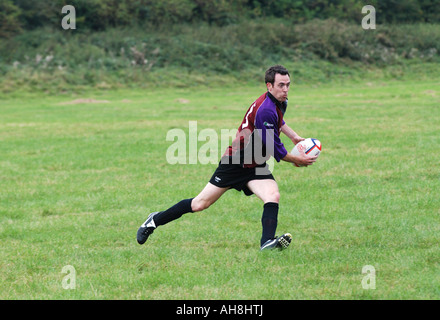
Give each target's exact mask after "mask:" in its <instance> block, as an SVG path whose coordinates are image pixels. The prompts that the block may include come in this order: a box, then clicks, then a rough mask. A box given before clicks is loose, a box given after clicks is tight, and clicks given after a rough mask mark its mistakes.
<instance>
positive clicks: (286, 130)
mask: <svg viewBox="0 0 440 320" xmlns="http://www.w3.org/2000/svg"><path fill="white" fill-rule="evenodd" d="M281 132H282V133H284V134H285V135H286V136H288V137H289V139H290V140H292V142H293V144H295V145H296V144H297V143H298V142H300V141H304V140H305V139H304V138H301V137H300V136H299V135H298V134H297V133H296V132H295V131H294V130H293V129H292V128H291V127H289V126H288V125H287V123H284V124H283V126H282V127H281Z"/></svg>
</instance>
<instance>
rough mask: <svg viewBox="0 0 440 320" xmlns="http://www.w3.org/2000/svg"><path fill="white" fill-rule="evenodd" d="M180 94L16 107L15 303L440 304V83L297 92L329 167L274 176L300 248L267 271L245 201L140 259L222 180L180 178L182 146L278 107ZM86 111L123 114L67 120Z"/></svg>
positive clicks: (1, 161) (223, 94) (8, 226)
mask: <svg viewBox="0 0 440 320" xmlns="http://www.w3.org/2000/svg"><path fill="white" fill-rule="evenodd" d="M163 84H164V83H162V84H161V85H158V86H152V87H150V88H146V89H142V90H141V89H132V90H129V89H124V90H116V91H111V92H110V91H97V90H96V91H89V92H87V93H84V94H83V95H78V94H70V93H69V94H65V95H49V94H44V93H20V94H12V95H9V96H4V97H3V99H2V100H0V112H1V116H0V181H1V188H0V244H1V245H0V248H1V249H0V288H1V290H0V299H438V298H439V297H440V290H439V288H440V278H439V272H440V269H439V268H440V249H439V246H438V242H439V234H440V222H439V219H438V217H439V214H440V211H439V208H440V200H439V197H438V190H439V187H440V173H439V172H440V170H439V169H440V166H439V165H440V163H439V156H440V141H439V139H440V135H439V123H440V112H439V105H440V90H439V89H438V88H439V84H440V83H439V79H438V78H437V79H435V78H433V79H432V80H430V79H423V80H422V81H420V80H417V81H416V80H413V81H411V80H405V81H403V80H402V81H394V80H383V81H382V80H377V79H376V80H373V81H370V82H369V81H368V80H365V81H357V82H356V83H355V82H351V83H350V82H345V83H344V82H340V83H334V84H322V85H319V86H309V85H306V84H301V85H296V86H294V87H293V88H292V90H291V94H290V101H289V107H288V111H287V114H286V118H285V120H286V121H287V123H289V124H290V126H291V127H292V128H294V129H295V130H296V131H297V132H298V133H299V134H300V135H302V136H304V137H309V136H311V137H316V138H318V139H320V140H321V141H322V143H323V152H322V154H321V156H320V158H319V160H318V162H317V163H316V164H315V165H313V166H311V167H308V168H295V167H293V166H292V165H290V164H288V163H283V162H282V163H277V164H276V165H275V170H274V175H275V177H276V179H277V181H278V184H279V188H280V191H281V204H280V208H281V210H280V214H279V225H278V232H279V233H282V232H291V233H292V234H293V243H292V245H291V247H290V248H289V250H287V251H283V252H263V253H261V252H259V251H258V249H259V246H258V245H259V238H260V232H261V226H260V218H261V213H262V204H261V202H260V201H259V200H258V199H257V198H255V196H253V197H245V196H244V195H243V194H240V193H238V192H236V191H228V192H227V193H226V194H225V195H224V196H223V197H222V198H221V199H220V200H219V201H218V202H217V203H216V204H215V205H213V206H212V207H211V208H209V209H208V210H206V211H204V212H201V213H193V214H187V215H185V216H183V217H182V218H181V219H180V220H177V221H175V222H173V223H170V224H168V225H165V226H163V227H160V228H159V229H158V230H156V232H155V233H154V234H153V235H152V237H151V238H150V239H149V240H148V242H147V243H146V244H145V245H143V246H139V245H138V244H137V243H136V239H135V235H136V231H137V228H138V227H139V225H140V224H141V223H142V222H143V221H144V220H145V218H146V216H147V214H148V213H149V212H151V211H154V210H160V209H165V208H167V207H169V206H171V205H173V204H174V203H175V202H177V201H179V200H181V199H183V198H189V197H193V196H195V195H196V194H197V193H198V192H199V191H200V190H201V189H202V188H203V187H204V185H205V184H206V183H207V181H208V179H209V178H210V176H211V174H212V172H213V171H214V169H215V167H216V165H215V164H208V165H201V164H197V165H190V164H187V165H170V164H168V163H167V161H166V157H165V155H166V150H167V148H168V147H169V146H170V145H171V144H172V142H170V141H166V139H165V138H166V134H167V132H168V131H169V130H170V129H172V128H181V129H183V130H184V131H185V132H186V133H187V134H188V122H189V121H197V124H198V130H199V132H200V130H202V129H205V128H212V129H214V130H216V132H218V133H219V134H220V130H221V129H235V128H237V127H238V125H239V123H240V122H241V120H242V117H243V116H244V112H245V111H246V109H247V107H248V106H249V105H250V103H251V102H252V101H253V100H254V99H256V97H258V96H259V95H260V94H261V93H262V92H264V86H262V85H260V86H249V85H248V86H239V87H234V86H227V87H221V88H217V89H209V88H204V87H202V88H191V89H173V88H171V87H169V88H167V87H162V85H163ZM79 98H93V99H97V100H106V101H108V102H106V103H94V104H90V103H89V104H63V102H67V101H71V100H74V99H79ZM283 140H284V142H285V144H286V146H287V148H288V149H290V148H292V144H291V143H289V141H287V140H286V139H285V137H284V138H283ZM202 145H203V142H199V148H200V147H201V146H202ZM219 152H220V153H222V152H223V150H219ZM66 265H72V266H73V267H74V268H75V270H76V288H75V289H74V290H65V289H63V287H62V281H63V278H64V277H65V276H66V274H63V273H62V272H61V270H62V268H63V267H64V266H66ZM365 265H372V266H374V268H375V270H376V289H374V290H366V289H363V288H362V285H361V282H362V279H363V277H364V276H365V275H363V274H362V267H363V266H365Z"/></svg>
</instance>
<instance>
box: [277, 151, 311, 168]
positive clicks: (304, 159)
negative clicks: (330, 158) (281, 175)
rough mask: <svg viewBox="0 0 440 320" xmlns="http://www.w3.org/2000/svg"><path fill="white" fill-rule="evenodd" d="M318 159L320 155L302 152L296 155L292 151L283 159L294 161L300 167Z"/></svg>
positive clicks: (309, 164)
mask: <svg viewBox="0 0 440 320" xmlns="http://www.w3.org/2000/svg"><path fill="white" fill-rule="evenodd" d="M316 159H318V156H313V157H312V156H308V155H306V154H305V153H300V154H299V155H298V156H294V155H293V154H291V153H287V154H286V156H285V157H284V158H283V159H281V160H284V161H287V162H291V163H294V164H296V165H298V166H300V167H307V166H311V165H312V164H313V163H315V162H316Z"/></svg>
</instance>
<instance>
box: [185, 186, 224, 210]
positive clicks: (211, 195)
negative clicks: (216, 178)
mask: <svg viewBox="0 0 440 320" xmlns="http://www.w3.org/2000/svg"><path fill="white" fill-rule="evenodd" d="M228 189H229V188H220V187H217V186H215V185H213V184H212V183H210V182H208V184H207V185H206V186H205V188H203V190H202V191H201V192H200V193H199V194H198V195H197V196H196V197H195V198H194V199H193V201H192V203H191V207H192V210H193V211H201V210H204V209H206V208H208V207H209V206H210V205H211V204H213V203H214V202H216V201H217V200H218V199H219V198H220V197H221V196H222V195H223V194H224V193H225V192H226V191H228Z"/></svg>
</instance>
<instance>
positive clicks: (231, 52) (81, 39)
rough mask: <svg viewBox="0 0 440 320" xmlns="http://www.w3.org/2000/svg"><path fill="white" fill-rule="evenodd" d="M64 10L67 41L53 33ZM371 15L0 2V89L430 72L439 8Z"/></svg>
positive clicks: (233, 4) (170, 3)
mask: <svg viewBox="0 0 440 320" xmlns="http://www.w3.org/2000/svg"><path fill="white" fill-rule="evenodd" d="M67 4H71V5H73V6H74V7H75V9H76V26H77V29H75V30H64V29H62V28H61V20H62V18H63V17H64V16H65V15H66V14H62V13H61V8H62V7H63V6H64V5H67ZM368 4H372V5H374V6H375V8H376V19H377V29H376V30H364V29H362V28H361V21H362V18H363V16H364V14H362V12H361V10H362V7H363V6H364V5H366V3H365V2H363V1H360V0H334V1H332V0H310V1H299V0H281V1H274V0H258V1H257V0H236V1H227V0H222V1H203V0H178V1H177V0H164V1H152V0H123V1H115V0H87V1H85V0H72V1H67V0H49V1H31V0H0V8H1V10H0V12H1V13H0V89H1V91H2V92H6V93H7V92H11V91H15V90H17V89H20V90H21V89H26V90H27V89H30V90H35V89H43V90H49V91H51V92H63V91H66V90H70V89H71V88H72V86H75V87H77V88H78V87H81V86H82V87H83V88H93V87H98V88H102V89H106V88H117V87H126V86H145V85H150V84H151V83H154V82H156V81H157V80H158V79H160V78H161V77H167V78H172V79H173V80H172V81H173V84H174V85H176V86H190V85H193V84H200V83H206V82H208V83H209V82H212V81H214V82H216V81H219V80H220V81H223V82H229V81H230V80H231V79H232V80H237V79H240V81H243V80H242V79H241V78H243V77H242V76H241V75H242V74H243V73H246V74H248V75H249V76H248V77H247V78H249V79H256V78H257V75H259V74H261V72H262V70H263V69H265V68H266V67H267V66H269V65H272V64H274V63H282V64H285V65H290V66H291V67H292V70H295V72H296V73H297V74H296V75H297V76H300V77H298V79H299V81H320V82H321V81H324V82H325V81H329V80H334V79H337V78H338V77H340V76H341V75H348V76H353V77H360V76H361V74H362V73H363V72H365V70H371V69H372V68H376V70H377V71H379V72H381V71H382V70H383V68H385V67H388V66H395V68H394V69H395V70H397V71H395V72H394V74H395V75H397V76H398V75H401V74H404V73H405V72H406V70H407V68H408V67H409V65H413V64H414V62H430V63H432V62H434V63H437V62H438V61H439V53H440V27H439V26H440V25H439V24H438V22H439V21H440V19H439V17H440V6H438V5H436V1H434V0H423V1H415V0H403V1H394V0H387V1H378V0H375V1H370V2H368ZM428 70H430V68H429V69H428ZM260 80H261V79H260V78H258V81H260Z"/></svg>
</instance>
